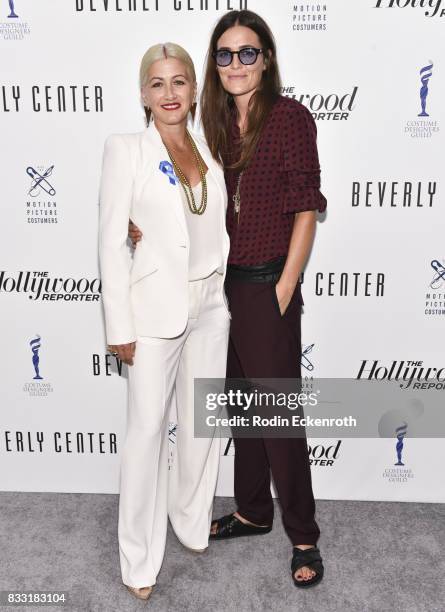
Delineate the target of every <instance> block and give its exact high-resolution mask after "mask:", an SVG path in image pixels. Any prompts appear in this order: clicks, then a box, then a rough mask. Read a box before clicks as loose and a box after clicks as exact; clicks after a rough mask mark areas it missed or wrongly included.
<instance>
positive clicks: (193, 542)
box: [118, 272, 229, 588]
mask: <svg viewBox="0 0 445 612" xmlns="http://www.w3.org/2000/svg"><path fill="white" fill-rule="evenodd" d="M222 280H223V277H222V275H221V274H219V273H217V272H215V273H213V274H212V275H211V276H209V277H207V278H205V279H203V280H198V281H190V282H189V319H188V322H187V327H186V329H185V331H184V332H183V333H182V334H181V335H180V336H178V337H176V338H151V337H145V336H144V337H142V336H140V337H138V339H137V342H136V353H135V358H134V365H133V366H129V368H128V371H129V377H128V378H129V402H128V418H127V434H126V438H125V444H124V448H123V452H122V462H121V474H120V475H121V480H120V498H119V526H118V534H119V554H120V564H121V571H122V580H123V582H124V584H127V585H129V586H133V587H138V588H140V587H145V586H150V585H153V584H155V582H156V576H157V574H158V572H159V570H160V568H161V564H162V559H163V556H164V549H165V540H166V534H167V515H168V516H169V518H170V521H171V524H172V526H173V529H174V531H175V533H176V535H177V537H178V539H179V540H180V541H181V542H182V543H183V544H184V545H185V546H188V547H189V548H197V549H199V548H206V547H207V546H208V536H209V530H210V522H211V515H212V504H213V497H214V494H215V487H216V479H217V475H218V464H219V449H220V439H219V437H216V436H215V437H214V438H213V439H209V438H194V435H193V432H194V412H193V381H194V378H224V377H225V374H226V358H227V346H228V335H229V316H228V313H227V310H226V307H225V305H224V302H223V298H222V291H221V287H222ZM174 403H176V409H177V422H178V427H177V430H176V442H175V444H176V454H175V457H174V461H173V465H172V467H171V469H170V470H169V467H168V450H169V443H168V424H169V416H170V408H171V406H172V404H174Z"/></svg>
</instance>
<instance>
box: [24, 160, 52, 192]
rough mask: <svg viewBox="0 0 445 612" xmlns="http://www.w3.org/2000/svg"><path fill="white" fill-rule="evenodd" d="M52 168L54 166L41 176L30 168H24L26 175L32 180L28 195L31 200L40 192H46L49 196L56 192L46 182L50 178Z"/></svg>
mask: <svg viewBox="0 0 445 612" xmlns="http://www.w3.org/2000/svg"><path fill="white" fill-rule="evenodd" d="M53 168H54V166H50V167H49V168H48V169H47V170H45V172H44V173H43V174H40V172H38V171H37V170H36V169H35V168H33V167H32V166H28V168H26V174H27V175H28V176H30V177H31V179H32V182H31V187H30V188H29V191H28V195H30V196H31V197H32V198H36V197H37V196H38V195H39V194H40V192H41V191H42V190H43V191H46V193H47V194H48V195H50V196H54V195H56V190H55V189H54V187H53V186H52V185H51V183H50V182H49V181H48V180H47V178H48V177H49V176H51V174H52V172H53Z"/></svg>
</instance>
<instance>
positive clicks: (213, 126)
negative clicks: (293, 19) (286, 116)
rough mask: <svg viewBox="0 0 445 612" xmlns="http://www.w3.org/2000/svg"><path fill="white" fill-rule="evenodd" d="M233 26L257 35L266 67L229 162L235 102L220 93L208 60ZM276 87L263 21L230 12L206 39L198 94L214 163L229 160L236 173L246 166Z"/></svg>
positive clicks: (272, 47) (274, 58) (272, 45)
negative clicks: (236, 151)
mask: <svg viewBox="0 0 445 612" xmlns="http://www.w3.org/2000/svg"><path fill="white" fill-rule="evenodd" d="M235 25H240V26H244V27H246V28H250V29H251V30H253V31H254V32H255V33H256V34H257V36H258V38H259V39H260V44H261V47H262V49H263V53H264V58H265V62H266V64H267V67H266V70H264V71H263V75H262V80H261V84H260V86H259V87H258V89H257V91H255V93H254V94H253V95H252V97H251V98H250V101H249V112H248V115H247V129H246V131H245V133H244V136H243V139H242V144H241V156H240V158H239V159H238V160H233V158H232V157H231V152H230V151H229V133H230V129H231V124H232V120H233V119H232V113H233V112H234V110H236V109H235V102H234V100H233V96H232V95H230V94H229V93H228V92H226V91H225V90H224V88H223V86H222V84H221V81H220V78H219V75H218V72H217V70H216V63H215V60H214V58H213V56H212V53H214V52H215V51H216V50H217V43H218V40H219V39H220V37H221V36H222V35H223V34H224V32H225V31H226V30H228V29H229V28H232V27H233V26H235ZM280 87H281V80H280V73H279V70H278V63H277V54H276V46H275V40H274V37H273V34H272V32H271V30H270V28H269V26H268V25H267V23H266V22H265V21H264V19H262V18H261V17H260V16H259V15H257V14H256V13H254V12H252V11H230V12H229V13H226V14H225V15H223V16H222V17H221V19H220V20H219V21H218V23H217V24H216V26H215V29H214V30H213V34H212V36H211V38H210V45H209V49H208V52H207V65H206V72H205V79H204V86H203V89H202V94H201V121H202V125H203V128H204V133H205V136H206V139H207V144H208V145H209V148H210V151H211V153H212V155H213V157H214V158H215V159H217V160H219V159H222V160H223V161H225V163H226V165H228V161H229V160H230V162H231V164H230V165H229V167H232V168H238V169H242V168H244V167H245V166H246V165H247V164H248V162H249V160H250V158H251V157H252V155H253V154H254V152H255V148H256V145H257V143H258V140H259V139H260V136H261V132H262V129H263V126H264V123H265V121H266V119H267V116H268V114H269V111H270V110H271V108H272V106H273V104H274V102H275V100H276V99H277V96H278V95H279V93H280Z"/></svg>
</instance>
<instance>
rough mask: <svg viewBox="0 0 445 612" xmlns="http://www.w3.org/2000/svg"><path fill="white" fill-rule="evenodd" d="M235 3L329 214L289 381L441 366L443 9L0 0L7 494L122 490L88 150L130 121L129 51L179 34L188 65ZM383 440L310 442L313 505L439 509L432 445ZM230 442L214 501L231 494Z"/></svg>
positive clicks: (343, 3) (118, 419) (122, 386)
mask: <svg viewBox="0 0 445 612" xmlns="http://www.w3.org/2000/svg"><path fill="white" fill-rule="evenodd" d="M240 4H241V8H246V5H247V8H249V9H251V10H254V11H257V12H258V13H260V14H261V15H262V16H263V17H265V19H266V20H267V21H268V23H269V24H270V26H271V28H272V30H273V32H274V34H275V36H276V40H277V45H278V51H279V62H280V67H281V72H282V80H283V85H284V86H285V88H286V89H285V93H286V94H287V95H293V96H295V97H296V98H297V99H299V100H301V101H302V102H303V103H304V104H306V105H307V106H308V107H309V108H310V109H311V110H312V111H313V112H314V116H315V118H316V120H317V126H318V144H319V153H320V161H321V167H322V190H323V193H324V194H325V195H326V197H327V199H328V212H327V214H326V216H325V217H324V218H322V219H321V220H320V223H319V224H318V231H317V237H316V242H315V246H314V249H313V252H312V255H311V258H310V261H309V262H308V265H307V266H306V270H305V274H304V285H303V296H304V300H305V307H304V314H303V318H302V327H303V348H304V350H305V358H304V359H303V365H304V366H305V367H304V368H303V373H304V374H305V376H308V377H310V376H317V377H345V378H348V377H349V378H356V377H357V376H358V373H359V370H360V367H361V366H362V363H363V361H365V360H366V361H367V364H366V367H369V368H370V367H371V366H372V364H373V362H374V361H377V362H378V365H379V366H385V367H389V366H391V364H392V363H393V362H394V361H395V362H397V364H399V363H400V362H402V361H404V362H405V364H406V363H407V362H408V361H410V360H411V361H415V362H423V365H424V366H425V367H433V368H437V369H440V368H442V367H443V366H445V363H444V351H443V333H444V331H445V327H444V321H445V316H444V315H445V305H444V293H445V276H444V272H445V270H444V265H445V246H444V238H443V237H444V195H443V176H442V174H443V173H442V166H443V151H444V144H445V139H444V131H445V88H444V83H445V78H444V77H445V66H444V61H443V58H444V51H445V49H444V46H445V45H444V42H443V40H444V38H443V26H444V22H445V16H442V11H444V12H445V3H442V2H441V0H429V1H428V2H426V1H424V0H422V1H421V2H420V1H419V0H398V1H393V0H382V1H381V2H380V1H377V0H326V1H325V2H321V3H313V2H311V1H310V0H306V1H305V2H302V1H300V0H293V1H289V0H277V1H275V2H273V3H272V2H267V1H266V0H248V2H244V1H241V3H240V2H239V1H238V0H225V1H224V0H219V1H217V0H208V2H207V1H205V0H202V1H201V0H188V1H187V0H183V1H182V2H181V1H179V0H176V1H174V0H158V2H156V0H145V2H144V1H143V0H118V1H116V0H109V1H108V2H107V1H106V0H63V1H60V0H59V1H56V0H40V1H39V2H35V1H32V0H15V2H14V3H12V4H11V3H10V2H8V1H7V0H1V2H0V51H1V52H0V68H1V72H0V75H1V76H0V126H1V143H2V163H1V166H0V173H1V181H0V192H1V205H2V208H1V218H2V223H1V229H0V232H1V236H0V249H1V260H0V275H1V276H0V308H1V314H2V316H1V322H0V325H1V338H2V349H3V350H2V355H1V367H0V372H1V386H0V393H1V398H0V401H1V423H0V459H1V465H2V469H1V470H0V488H1V489H3V490H12V491H78V492H101V493H104V492H106V493H116V492H117V491H118V476H119V456H120V451H121V449H122V443H123V438H124V432H125V401H126V382H127V381H126V372H125V367H124V368H123V369H122V370H120V369H119V365H120V364H118V363H117V362H116V360H115V359H114V358H112V357H110V356H106V353H105V340H104V333H103V323H102V313H101V305H100V285H99V280H98V265H97V218H98V184H99V176H100V168H101V158H102V150H103V143H104V140H105V138H106V136H107V135H108V134H109V133H111V132H134V131H139V130H141V129H143V128H144V114H143V109H142V107H141V105H140V101H139V92H138V67H139V61H140V58H141V57H142V55H143V53H144V52H145V50H146V49H147V48H148V47H149V46H151V45H152V44H154V43H157V42H165V41H174V42H177V43H179V44H181V45H183V46H184V47H186V48H187V49H188V50H189V52H190V54H191V55H192V57H193V59H194V60H195V64H196V68H197V74H198V75H201V74H202V67H203V61H204V55H205V51H206V48H207V44H208V39H209V35H210V32H211V29H212V26H213V25H214V23H215V22H216V20H217V19H218V18H219V17H220V16H221V15H223V14H224V13H225V12H226V11H227V10H228V9H238V8H240ZM442 4H443V5H444V6H442ZM420 5H425V6H420ZM106 9H108V10H106ZM118 9H120V10H118ZM130 9H133V10H130ZM14 13H15V14H16V15H17V17H14ZM422 69H425V70H423V72H422V74H421V70H422ZM421 76H423V77H424V83H425V87H424V91H423V97H424V98H425V94H426V93H427V97H426V98H425V100H426V112H427V113H428V115H429V116H424V117H419V116H418V115H419V113H420V112H421V97H420V89H421V86H422V83H421ZM426 81H428V82H426ZM426 85H427V87H426ZM426 89H428V92H426ZM42 176H43V177H44V178H43V180H42V179H41V177H42ZM36 183H37V184H36ZM404 193H405V196H404ZM409 193H411V197H409V195H408V194H409ZM346 282H347V286H346V284H345V283H346ZM32 341H35V342H34V343H33V344H30V343H31V342H32ZM33 348H34V354H38V358H39V363H38V364H37V363H36V358H34V363H33ZM307 368H310V369H307ZM37 369H38V371H39V375H40V376H41V378H40V379H36V378H35V377H36V376H37ZM437 392H439V391H437ZM172 437H173V436H172ZM396 441H397V440H396V438H395V437H394V439H374V440H371V439H369V440H368V439H367V440H352V439H343V440H341V441H340V442H339V441H338V440H337V439H333V440H329V439H326V440H310V445H311V447H312V452H311V458H313V459H316V458H318V459H319V460H320V459H321V460H322V461H319V462H318V464H317V465H315V463H314V464H313V471H312V474H313V481H314V490H315V495H316V497H317V498H330V499H383V500H407V501H408V500H416V501H445V488H444V482H443V480H441V481H440V482H439V480H438V478H437V476H436V474H435V470H434V467H435V466H437V465H439V464H442V463H443V461H444V459H445V452H444V445H443V443H442V440H439V439H424V440H419V439H412V438H410V437H409V432H408V435H407V437H406V438H405V440H404V450H403V460H404V463H405V466H404V467H403V468H402V467H395V466H394V463H395V462H396V460H397V458H396V452H395V443H396ZM82 444H83V446H82ZM224 447H225V445H223V448H224ZM314 447H316V448H315V449H314ZM329 447H331V448H330V450H329ZM232 450H233V449H232V448H230V449H229V451H228V453H227V455H223V456H222V460H221V472H220V478H219V483H218V494H223V495H232V491H233V489H232V465H233V455H232ZM323 457H324V458H325V460H324V461H323ZM328 460H330V461H328Z"/></svg>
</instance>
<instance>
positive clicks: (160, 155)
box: [144, 122, 188, 246]
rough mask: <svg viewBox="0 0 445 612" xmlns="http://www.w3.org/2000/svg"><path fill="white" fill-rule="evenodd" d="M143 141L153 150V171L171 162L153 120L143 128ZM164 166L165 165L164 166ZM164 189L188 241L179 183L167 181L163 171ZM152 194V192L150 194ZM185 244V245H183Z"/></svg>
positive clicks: (166, 175) (159, 170)
mask: <svg viewBox="0 0 445 612" xmlns="http://www.w3.org/2000/svg"><path fill="white" fill-rule="evenodd" d="M144 136H145V141H146V142H147V144H148V145H150V146H151V148H152V151H155V157H154V158H153V154H152V155H151V159H152V163H153V165H154V166H155V167H154V172H162V170H161V164H171V162H170V157H169V156H168V152H167V149H166V148H165V145H164V143H163V142H162V138H161V135H160V134H159V132H158V130H157V129H156V126H155V124H154V123H153V122H151V123H150V127H148V128H147V129H146V130H145V135H144ZM164 167H165V166H164ZM167 167H168V166H167ZM164 178H165V181H164V183H163V185H165V190H168V195H169V197H168V201H169V203H171V206H172V208H173V211H174V213H175V215H176V217H177V219H178V223H179V225H180V227H181V229H182V231H183V232H184V238H186V240H187V241H188V230H187V223H186V220H185V214H184V207H183V204H182V199H181V193H180V191H179V190H180V189H182V187H181V185H180V184H179V183H178V182H177V183H176V185H174V186H173V185H172V184H171V183H170V181H169V177H168V174H167V173H165V177H164ZM152 195H154V194H152ZM184 246H185V245H184Z"/></svg>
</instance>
